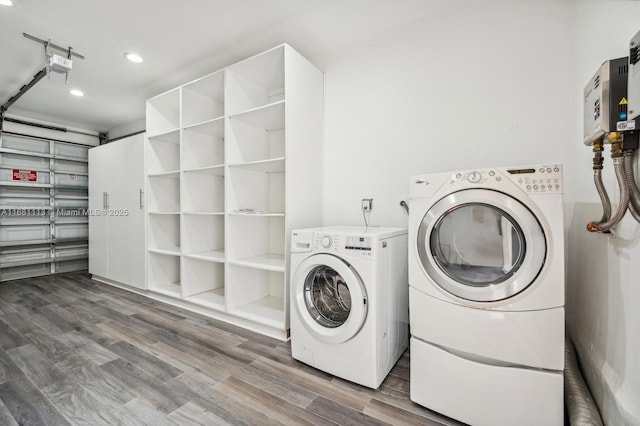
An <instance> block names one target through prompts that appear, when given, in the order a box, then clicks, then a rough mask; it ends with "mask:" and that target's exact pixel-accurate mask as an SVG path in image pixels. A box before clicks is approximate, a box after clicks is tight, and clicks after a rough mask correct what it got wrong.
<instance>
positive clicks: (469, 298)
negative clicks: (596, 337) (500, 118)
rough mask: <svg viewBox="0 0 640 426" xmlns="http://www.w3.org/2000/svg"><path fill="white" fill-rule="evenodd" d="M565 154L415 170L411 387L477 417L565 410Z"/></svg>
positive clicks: (507, 421) (508, 421)
mask: <svg viewBox="0 0 640 426" xmlns="http://www.w3.org/2000/svg"><path fill="white" fill-rule="evenodd" d="M562 189H563V186H562V167H561V165H560V164H550V165H536V166H528V167H511V168H509V167H496V168H487V169H477V170H466V171H456V172H451V173H438V174H424V175H417V176H414V177H412V178H411V181H410V200H409V283H410V296H409V298H410V312H411V314H410V321H411V334H412V337H411V399H412V400H413V401H415V402H417V403H419V404H421V405H424V406H426V407H428V408H431V409H433V410H435V411H439V412H441V413H443V414H445V415H448V416H450V417H453V418H455V419H458V420H462V421H464V422H466V423H470V424H474V425H491V426H496V425H515V424H517V425H527V424H531V425H542V424H544V425H554V424H562V422H563V416H564V414H563V375H562V370H563V369H564V292H565V285H564V284H565V268H564V261H565V251H564V226H563V221H564V218H563V209H562Z"/></svg>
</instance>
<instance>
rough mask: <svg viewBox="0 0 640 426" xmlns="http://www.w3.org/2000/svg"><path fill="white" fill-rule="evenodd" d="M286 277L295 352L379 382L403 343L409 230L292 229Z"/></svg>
mask: <svg viewBox="0 0 640 426" xmlns="http://www.w3.org/2000/svg"><path fill="white" fill-rule="evenodd" d="M290 276H291V277H292V278H291V353H292V355H293V357H294V358H295V359H297V360H299V361H302V362H304V363H306V364H309V365H311V366H313V367H316V368H318V369H320V370H323V371H325V372H327V373H330V374H333V375H335V376H338V377H341V378H343V379H346V380H349V381H352V382H354V383H358V384H361V385H364V386H368V387H370V388H378V387H379V386H380V384H381V383H382V381H383V380H384V378H385V377H386V376H387V374H388V373H389V371H390V370H391V368H392V367H393V366H394V364H395V363H396V361H397V360H398V358H399V357H400V356H401V355H402V353H403V352H404V351H405V349H406V348H407V346H408V339H409V327H408V320H409V307H408V290H409V285H408V281H407V231H406V230H404V229H397V228H375V227H367V228H365V227H326V228H314V229H300V230H295V231H293V232H292V235H291V274H290Z"/></svg>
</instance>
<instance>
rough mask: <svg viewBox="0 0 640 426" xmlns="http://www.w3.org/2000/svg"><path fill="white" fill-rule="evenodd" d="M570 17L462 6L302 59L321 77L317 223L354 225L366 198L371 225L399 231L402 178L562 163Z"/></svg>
mask: <svg viewBox="0 0 640 426" xmlns="http://www.w3.org/2000/svg"><path fill="white" fill-rule="evenodd" d="M572 13H573V3H572V2H564V1H550V2H549V1H542V2H541V1H518V2H513V1H511V2H509V1H502V2H473V3H471V4H469V6H468V7H466V8H465V9H458V10H455V11H452V12H451V13H449V14H445V15H441V16H438V17H436V18H434V19H432V20H425V21H422V22H419V23H417V24H414V25H411V26H408V27H406V28H403V29H400V30H398V31H395V32H390V33H385V34H382V35H381V36H379V37H377V38H375V39H372V40H369V41H368V42H364V43H362V44H360V45H357V46H352V47H351V48H347V49H343V50H341V51H338V52H334V53H332V54H329V55H326V56H323V57H317V58H312V60H313V61H314V62H315V63H316V64H318V65H319V66H320V68H321V69H323V70H324V71H325V85H326V87H325V92H326V108H325V113H326V117H325V120H326V126H325V130H326V134H325V164H326V178H325V185H326V186H325V187H326V191H325V196H326V200H325V201H326V203H325V206H326V211H325V222H326V224H328V225H332V224H338V223H342V224H348V225H355V224H358V225H361V224H363V219H362V213H361V210H360V200H361V198H365V197H366V198H373V199H374V201H373V211H372V213H371V219H372V222H373V224H375V225H384V226H406V215H405V213H404V212H403V210H402V208H401V207H400V206H399V201H400V200H402V199H406V198H407V193H408V182H409V177H410V176H411V175H412V174H417V173H426V172H437V171H448V170H455V169H468V168H477V167H485V166H496V165H505V166H507V165H520V164H535V163H539V162H549V161H556V160H566V159H568V158H569V157H568V154H567V152H568V146H569V145H575V143H579V142H574V141H572V138H573V136H574V131H575V129H574V127H575V123H572V124H571V125H567V121H571V120H575V119H576V117H573V114H572V111H571V109H570V108H571V106H572V105H573V103H572V102H571V100H572V98H573V97H574V93H573V91H572V88H573V85H572V84H571V82H572V81H573V78H574V76H573V75H571V73H569V72H566V70H567V69H569V68H571V67H572V63H573V61H572V57H571V55H572V44H571V38H570V37H567V23H568V22H569V21H570V20H571V19H570V18H571V16H572ZM541 22H544V25H543V27H541V24H540V23H541ZM567 167H568V169H569V170H567V173H568V174H570V173H572V168H573V167H574V165H573V164H567Z"/></svg>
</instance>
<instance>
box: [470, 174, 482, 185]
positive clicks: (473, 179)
mask: <svg viewBox="0 0 640 426" xmlns="http://www.w3.org/2000/svg"><path fill="white" fill-rule="evenodd" d="M480 179H482V175H481V174H480V173H478V172H471V173H469V174H468V175H467V180H468V181H469V182H470V183H478V182H480Z"/></svg>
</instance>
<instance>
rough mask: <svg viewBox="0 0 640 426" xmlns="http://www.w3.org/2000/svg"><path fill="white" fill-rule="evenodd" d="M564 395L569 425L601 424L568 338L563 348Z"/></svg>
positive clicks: (601, 425)
mask: <svg viewBox="0 0 640 426" xmlns="http://www.w3.org/2000/svg"><path fill="white" fill-rule="evenodd" d="M564 397H565V403H566V407H567V414H568V415H569V424H570V425H579V426H603V423H602V418H601V417H600V412H599V411H598V408H597V407H596V404H595V402H594V401H593V398H592V397H591V393H590V392H589V388H587V384H586V383H585V382H584V380H583V378H582V374H580V368H579V367H578V358H577V356H576V351H575V349H574V347H573V345H572V344H571V341H570V340H569V339H565V349H564Z"/></svg>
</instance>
